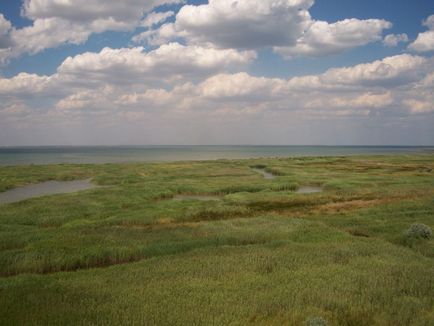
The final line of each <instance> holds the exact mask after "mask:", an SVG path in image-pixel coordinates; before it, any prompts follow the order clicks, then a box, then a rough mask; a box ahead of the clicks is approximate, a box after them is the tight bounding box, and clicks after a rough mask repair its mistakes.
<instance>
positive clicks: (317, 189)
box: [296, 186, 322, 194]
mask: <svg viewBox="0 0 434 326" xmlns="http://www.w3.org/2000/svg"><path fill="white" fill-rule="evenodd" d="M317 192H322V188H321V187H313V186H302V187H300V188H298V189H297V191H296V193H297V194H313V193H317Z"/></svg>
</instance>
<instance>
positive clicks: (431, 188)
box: [0, 154, 434, 325]
mask: <svg viewBox="0 0 434 326" xmlns="http://www.w3.org/2000/svg"><path fill="white" fill-rule="evenodd" d="M255 168H259V169H264V170H265V171H267V172H269V173H272V174H273V175H275V178H274V179H270V180H269V179H265V178H264V176H263V175H262V174H260V173H258V172H257V171H256V170H254V169H255ZM88 178H91V179H92V182H94V183H95V184H97V185H99V186H100V187H98V188H95V189H91V190H86V191H80V192H77V193H70V194H58V195H52V196H45V197H39V198H32V199H28V200H25V201H21V202H17V203H11V204H6V205H1V206H0V324H1V325H248V324H252V325H253V324H254V325H434V237H433V236H431V237H429V236H427V237H424V236H422V235H419V234H417V233H412V232H409V231H408V230H409V228H410V227H411V226H412V225H413V224H415V223H419V224H424V225H425V226H426V227H427V228H431V229H434V154H415V155H389V156H381V155H378V156H348V157H304V158H300V157H299V158H279V159H277V158H276V159H271V158H270V159H250V160H217V161H202V162H173V163H134V164H103V165H64V164H62V165H30V166H3V167H0V191H7V190H8V189H12V188H16V187H19V186H23V185H28V184H34V183H39V182H43V181H48V180H58V181H62V180H63V181H67V180H81V179H88ZM303 186H317V187H321V188H322V192H319V193H308V194H301V193H297V189H299V188H300V187H303ZM178 195H183V196H184V197H182V198H183V199H184V200H174V198H176V196H178ZM189 195H191V196H202V197H199V199H205V200H199V199H198V198H196V199H195V197H192V198H191V199H189V197H188V196H189ZM206 196H213V197H210V198H209V199H210V200H206V199H207V198H206ZM211 199H213V200H211ZM216 199H217V200H216Z"/></svg>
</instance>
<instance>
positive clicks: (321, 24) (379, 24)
mask: <svg viewBox="0 0 434 326" xmlns="http://www.w3.org/2000/svg"><path fill="white" fill-rule="evenodd" d="M391 26H392V25H391V23H389V22H387V21H385V20H379V19H368V20H359V19H354V18H353V19H345V20H342V21H338V22H336V23H333V24H329V23H327V22H325V21H315V22H313V23H312V24H311V25H310V27H309V28H308V29H307V30H306V32H305V33H303V35H302V36H300V38H299V39H298V40H297V42H296V44H295V45H293V46H288V47H275V50H276V52H277V53H279V54H281V55H283V56H285V57H293V56H311V57H318V56H325V55H330V54H336V53H340V52H342V51H345V50H348V49H351V48H354V47H357V46H362V45H366V44H368V43H372V42H376V41H379V40H381V38H382V37H381V35H382V32H383V30H384V29H387V28H390V27H391Z"/></svg>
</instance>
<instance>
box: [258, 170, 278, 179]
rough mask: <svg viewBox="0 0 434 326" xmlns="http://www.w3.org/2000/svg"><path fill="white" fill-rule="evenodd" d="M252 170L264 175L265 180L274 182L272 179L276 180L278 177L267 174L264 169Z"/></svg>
mask: <svg viewBox="0 0 434 326" xmlns="http://www.w3.org/2000/svg"><path fill="white" fill-rule="evenodd" d="M252 170H253V171H255V172H258V173H260V174H262V176H263V177H264V179H267V180H272V179H274V178H276V176H275V175H274V174H273V173H270V172H267V171H265V170H264V169H252Z"/></svg>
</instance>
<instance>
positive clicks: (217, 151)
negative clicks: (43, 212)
mask: <svg viewBox="0 0 434 326" xmlns="http://www.w3.org/2000/svg"><path fill="white" fill-rule="evenodd" d="M424 152H425V153H427V152H430V153H434V147H401V146H399V147H397V146H384V147H372V146H356V147H354V146H142V147H138V146H118V147H17V148H13V147H0V165H17V164H57V163H117V162H144V161H148V162H149V161H185V160H215V159H241V158H255V157H288V156H333V155H357V154H405V153H424Z"/></svg>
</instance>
